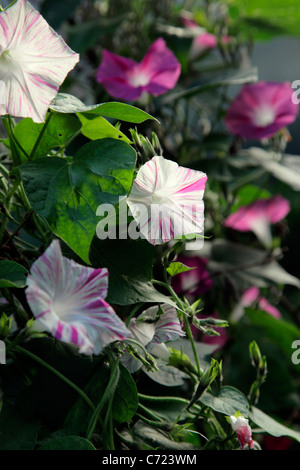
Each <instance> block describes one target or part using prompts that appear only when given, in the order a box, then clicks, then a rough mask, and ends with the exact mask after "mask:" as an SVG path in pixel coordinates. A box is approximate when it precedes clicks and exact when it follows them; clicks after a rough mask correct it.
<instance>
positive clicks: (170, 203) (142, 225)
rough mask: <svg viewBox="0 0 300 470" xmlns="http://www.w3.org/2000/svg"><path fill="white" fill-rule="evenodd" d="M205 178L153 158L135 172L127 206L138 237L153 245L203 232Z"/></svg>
mask: <svg viewBox="0 0 300 470" xmlns="http://www.w3.org/2000/svg"><path fill="white" fill-rule="evenodd" d="M206 180H207V176H206V174H205V173H203V172H202V171H196V170H191V169H189V168H184V167H182V166H179V165H178V164H177V163H176V162H173V161H171V160H166V159H165V158H164V157H161V156H155V157H153V158H152V159H151V160H150V161H149V162H147V163H145V164H144V165H143V166H142V167H141V168H140V170H139V171H138V174H137V177H136V178H135V180H134V182H133V185H132V189H131V192H130V194H129V196H128V198H127V204H128V206H129V208H130V211H131V213H132V215H133V217H134V219H135V221H136V223H137V224H138V227H139V230H140V232H141V234H142V235H143V236H144V237H145V238H146V239H147V240H148V241H149V242H150V243H152V244H153V245H156V244H160V243H165V242H168V241H170V240H172V239H174V238H180V237H183V236H184V235H190V234H202V233H203V230H204V203H203V194H204V188H205V182H206Z"/></svg>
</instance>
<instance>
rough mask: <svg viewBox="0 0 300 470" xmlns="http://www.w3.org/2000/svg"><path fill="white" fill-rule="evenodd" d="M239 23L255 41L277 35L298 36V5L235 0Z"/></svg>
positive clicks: (290, 0)
mask: <svg viewBox="0 0 300 470" xmlns="http://www.w3.org/2000/svg"><path fill="white" fill-rule="evenodd" d="M234 8H237V9H238V13H239V21H240V22H242V23H243V27H244V28H246V26H247V25H248V31H249V32H251V33H252V34H253V36H254V37H255V39H256V40H259V39H270V38H272V37H274V36H278V35H279V34H285V35H294V36H298V35H299V21H300V12H299V3H298V1H297V0H286V1H285V2H282V1H281V0H272V2H269V1H268V0H235V1H234Z"/></svg>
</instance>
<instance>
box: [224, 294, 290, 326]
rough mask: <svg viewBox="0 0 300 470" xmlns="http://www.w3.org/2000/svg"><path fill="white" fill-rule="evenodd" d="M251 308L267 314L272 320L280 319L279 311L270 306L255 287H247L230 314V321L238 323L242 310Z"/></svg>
mask: <svg viewBox="0 0 300 470" xmlns="http://www.w3.org/2000/svg"><path fill="white" fill-rule="evenodd" d="M251 306H254V307H255V306H257V308H258V309H260V310H263V311H264V312H267V313H269V314H270V315H272V317H274V318H281V316H282V315H281V313H280V311H279V310H278V309H277V308H276V307H274V305H271V304H270V303H269V302H268V300H267V299H266V298H265V297H263V296H262V295H261V294H260V291H259V288H258V287H257V286H252V287H249V289H247V290H245V291H244V292H243V294H242V296H241V299H240V301H239V302H238V303H237V305H236V306H235V308H234V309H233V312H232V314H231V321H238V320H239V319H240V318H241V317H242V316H243V314H244V309H245V308H247V307H251Z"/></svg>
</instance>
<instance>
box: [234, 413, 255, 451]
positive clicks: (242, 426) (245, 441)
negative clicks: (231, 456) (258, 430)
mask: <svg viewBox="0 0 300 470" xmlns="http://www.w3.org/2000/svg"><path fill="white" fill-rule="evenodd" d="M230 424H231V427H232V429H233V431H235V432H236V434H237V438H238V441H239V444H240V447H241V449H242V450H244V449H245V446H246V445H247V446H249V449H253V447H254V443H253V439H252V430H251V427H250V426H249V422H248V419H246V418H244V417H243V416H230Z"/></svg>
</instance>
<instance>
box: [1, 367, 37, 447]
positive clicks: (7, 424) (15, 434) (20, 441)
mask: <svg viewBox="0 0 300 470" xmlns="http://www.w3.org/2000/svg"><path fill="white" fill-rule="evenodd" d="M2 367H4V366H2ZM39 428H40V424H39V423H36V422H31V421H26V420H25V419H24V418H23V417H22V416H21V413H20V410H18V409H17V408H16V407H15V406H13V405H10V404H9V403H7V402H3V407H2V410H1V413H0V436H1V438H0V450H32V449H34V447H35V445H36V441H37V435H38V431H39Z"/></svg>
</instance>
